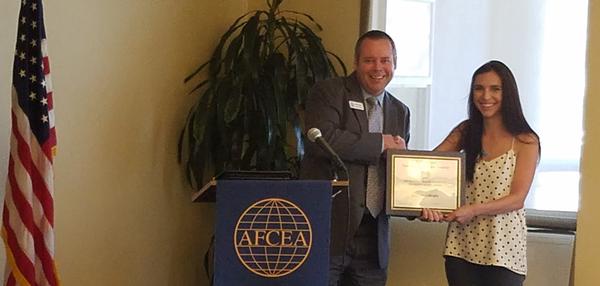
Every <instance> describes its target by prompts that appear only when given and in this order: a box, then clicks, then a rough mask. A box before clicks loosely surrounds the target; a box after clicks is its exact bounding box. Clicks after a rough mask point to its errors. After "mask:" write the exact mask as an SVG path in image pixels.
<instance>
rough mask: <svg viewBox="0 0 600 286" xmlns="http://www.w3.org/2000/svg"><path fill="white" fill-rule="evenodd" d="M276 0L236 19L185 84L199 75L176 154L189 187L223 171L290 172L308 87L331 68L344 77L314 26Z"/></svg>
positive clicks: (299, 142) (299, 152) (295, 159)
mask: <svg viewBox="0 0 600 286" xmlns="http://www.w3.org/2000/svg"><path fill="white" fill-rule="evenodd" d="M282 1H283V0H267V7H268V9H267V10H257V11H251V12H249V13H247V14H245V15H243V16H241V17H239V18H238V19H237V20H235V22H234V23H233V24H232V25H231V26H230V27H229V29H228V30H227V31H226V32H225V33H224V34H223V36H222V37H221V39H220V41H219V43H218V44H217V46H216V48H215V50H214V52H213V54H212V56H211V58H210V59H209V60H208V61H206V62H205V63H204V64H202V65H200V66H199V67H198V68H197V69H196V70H195V71H194V72H193V73H192V74H190V75H189V76H188V77H187V78H186V79H185V82H188V81H190V80H192V79H194V78H199V79H197V80H196V81H197V82H199V83H198V84H197V85H196V86H195V87H194V88H193V90H192V93H197V94H198V101H197V102H196V103H195V104H194V106H193V107H192V108H191V110H190V111H189V114H188V117H187V120H186V123H185V126H184V129H183V131H182V132H181V136H180V140H179V152H178V155H179V160H180V162H181V163H182V164H184V167H185V169H186V175H187V178H188V181H189V182H190V184H191V185H192V187H194V188H197V187H198V186H202V184H203V183H205V182H206V181H208V180H210V179H211V178H212V177H213V176H214V175H215V174H218V173H219V172H221V171H223V170H291V171H292V172H295V171H297V167H298V163H299V159H300V157H301V156H302V153H303V145H302V132H301V130H302V128H301V119H300V113H301V110H302V105H303V102H304V98H305V96H306V94H307V93H308V90H309V88H310V87H311V86H312V85H313V84H314V83H315V81H317V80H321V79H325V78H328V77H332V76H336V75H338V72H337V71H336V68H335V67H336V65H337V66H338V67H339V69H341V70H342V72H343V74H346V67H345V66H344V64H343V62H342V60H341V59H340V58H339V57H338V56H337V55H335V54H333V53H330V52H328V51H327V50H326V49H325V48H324V47H323V44H322V42H321V38H320V37H319V36H317V34H316V33H315V31H321V30H322V28H321V26H320V25H319V24H318V23H317V22H316V21H315V20H314V19H313V18H312V17H311V16H310V15H308V14H305V13H300V12H296V11H289V10H281V9H280V5H281V3H282ZM311 27H312V28H311ZM332 59H333V61H332ZM334 63H337V64H334Z"/></svg>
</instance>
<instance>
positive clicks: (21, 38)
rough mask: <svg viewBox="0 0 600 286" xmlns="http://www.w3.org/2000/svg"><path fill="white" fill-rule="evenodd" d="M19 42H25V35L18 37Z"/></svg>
mask: <svg viewBox="0 0 600 286" xmlns="http://www.w3.org/2000/svg"><path fill="white" fill-rule="evenodd" d="M19 40H21V42H25V40H27V37H25V34H23V35H21V36H20V37H19Z"/></svg>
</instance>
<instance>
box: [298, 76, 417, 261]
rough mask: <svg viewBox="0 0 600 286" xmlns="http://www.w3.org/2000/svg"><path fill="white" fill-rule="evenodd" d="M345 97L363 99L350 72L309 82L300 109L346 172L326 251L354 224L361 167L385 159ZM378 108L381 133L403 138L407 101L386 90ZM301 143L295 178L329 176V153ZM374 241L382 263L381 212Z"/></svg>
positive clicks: (361, 192) (385, 236) (341, 242)
mask: <svg viewBox="0 0 600 286" xmlns="http://www.w3.org/2000/svg"><path fill="white" fill-rule="evenodd" d="M350 101H354V102H359V103H364V98H363V95H362V90H361V88H360V85H359V83H358V80H357V78H356V75H355V73H352V74H351V75H350V76H348V77H339V78H334V79H329V80H325V81H321V82H318V83H317V84H315V86H314V87H313V88H312V89H311V91H310V93H309V95H308V98H307V101H306V112H305V114H304V123H305V128H306V130H308V129H310V128H313V127H316V128H319V129H320V130H321V132H322V134H323V138H325V140H327V142H329V144H330V145H331V147H332V148H333V149H334V150H335V151H336V153H338V155H339V156H340V157H341V158H342V160H343V161H344V163H345V165H346V167H347V168H348V173H349V180H350V187H349V192H348V193H345V192H344V193H343V195H342V197H336V198H335V199H334V200H333V205H332V221H331V253H332V255H342V254H343V253H344V248H345V246H346V244H347V243H348V242H349V241H350V239H351V238H352V237H353V236H354V233H355V232H356V230H357V229H358V226H359V225H360V221H361V219H362V216H363V214H364V209H365V194H366V175H367V167H368V166H369V165H374V164H385V158H384V156H382V154H381V147H382V137H381V134H378V133H369V124H368V119H367V112H366V108H363V110H360V109H356V108H351V106H350ZM383 113H384V123H383V133H385V134H392V135H399V136H401V137H402V138H404V140H406V142H407V143H408V140H409V136H410V134H409V117H410V111H409V109H408V107H407V106H406V105H404V104H403V103H402V102H400V101H399V100H397V99H396V98H394V97H393V96H392V95H391V94H389V93H388V92H387V91H386V95H385V98H384V104H383ZM305 147H306V148H305V150H306V153H305V156H304V158H303V159H302V163H301V169H300V178H303V179H324V180H329V179H332V177H333V176H332V175H333V173H332V170H333V166H332V164H331V161H330V160H329V156H328V155H327V154H326V153H325V152H323V151H322V150H321V149H320V148H319V146H317V145H316V144H314V143H311V142H306V145H305ZM338 174H339V172H338ZM346 195H348V196H346ZM378 241H379V243H378V245H379V265H380V266H381V267H382V268H384V267H387V264H388V255H389V224H388V217H387V216H386V215H385V214H384V213H383V212H382V214H380V215H379V217H378Z"/></svg>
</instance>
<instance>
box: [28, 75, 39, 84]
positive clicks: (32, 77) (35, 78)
mask: <svg viewBox="0 0 600 286" xmlns="http://www.w3.org/2000/svg"><path fill="white" fill-rule="evenodd" d="M29 80H30V81H31V82H32V83H33V82H35V81H36V80H37V77H36V76H35V75H33V74H32V75H31V76H30V77H29Z"/></svg>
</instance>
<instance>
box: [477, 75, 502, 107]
mask: <svg viewBox="0 0 600 286" xmlns="http://www.w3.org/2000/svg"><path fill="white" fill-rule="evenodd" d="M473 103H474V104H475V106H476V107H477V109H478V110H479V112H481V115H482V116H483V118H493V117H501V116H502V113H501V109H502V80H501V79H500V77H499V76H498V74H497V73H496V72H495V71H489V72H485V73H482V74H479V75H477V76H476V77H475V82H474V84H473Z"/></svg>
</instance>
